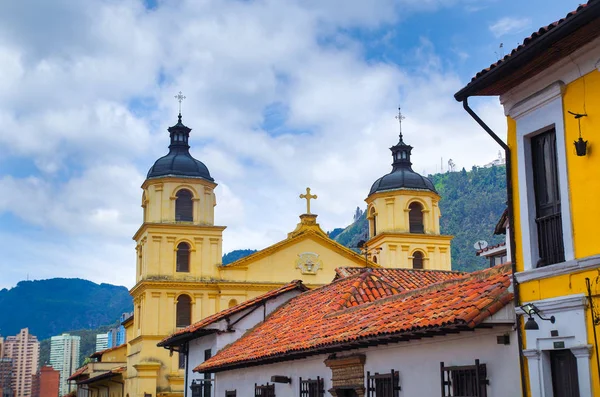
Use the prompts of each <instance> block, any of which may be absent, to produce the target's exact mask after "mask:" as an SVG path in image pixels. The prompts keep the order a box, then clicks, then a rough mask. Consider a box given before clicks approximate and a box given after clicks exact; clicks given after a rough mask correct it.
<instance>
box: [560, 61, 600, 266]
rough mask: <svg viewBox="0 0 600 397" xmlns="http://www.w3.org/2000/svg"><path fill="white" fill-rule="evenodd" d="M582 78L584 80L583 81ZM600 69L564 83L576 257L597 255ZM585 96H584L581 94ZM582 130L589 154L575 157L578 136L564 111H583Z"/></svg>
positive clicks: (571, 118) (575, 124)
mask: <svg viewBox="0 0 600 397" xmlns="http://www.w3.org/2000/svg"><path fill="white" fill-rule="evenodd" d="M584 81H585V83H584ZM599 93H600V72H598V70H596V69H595V70H594V71H593V72H591V73H588V74H587V75H585V76H583V77H581V78H579V79H577V80H575V81H573V82H572V83H570V84H568V85H567V86H566V89H565V92H564V97H563V104H564V111H565V133H566V139H565V141H566V144H567V148H566V149H567V166H568V176H569V190H570V192H571V219H572V222H573V240H574V241H573V243H574V246H575V257H576V258H583V257H586V256H590V255H598V254H600V244H598V225H600V209H599V207H598V203H599V202H600V135H599V134H598V132H599V131H600V95H598V94H599ZM584 95H585V96H584ZM584 100H585V110H586V111H587V113H588V117H583V118H581V119H580V120H581V132H582V137H583V139H584V140H587V141H588V154H587V155H586V156H583V157H578V156H577V155H576V153H575V147H574V145H573V142H574V141H576V140H577V139H579V127H578V123H577V120H575V118H574V117H573V116H572V115H570V114H568V113H567V111H569V110H570V111H572V112H575V113H584Z"/></svg>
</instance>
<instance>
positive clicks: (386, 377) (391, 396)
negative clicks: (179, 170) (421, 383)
mask: <svg viewBox="0 0 600 397" xmlns="http://www.w3.org/2000/svg"><path fill="white" fill-rule="evenodd" d="M400 389H401V388H400V373H399V372H398V371H394V370H393V369H392V370H391V371H390V372H389V373H387V374H380V373H377V372H375V373H374V374H372V375H371V373H370V372H368V371H367V397H399V396H400Z"/></svg>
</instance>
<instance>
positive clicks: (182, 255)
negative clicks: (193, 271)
mask: <svg viewBox="0 0 600 397" xmlns="http://www.w3.org/2000/svg"><path fill="white" fill-rule="evenodd" d="M175 270H176V271H177V272H189V271H190V245H189V244H188V243H186V242H181V243H179V244H177V264H176V266H175Z"/></svg>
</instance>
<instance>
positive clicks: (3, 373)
mask: <svg viewBox="0 0 600 397" xmlns="http://www.w3.org/2000/svg"><path fill="white" fill-rule="evenodd" d="M12 375H13V360H12V358H0V397H13V389H12Z"/></svg>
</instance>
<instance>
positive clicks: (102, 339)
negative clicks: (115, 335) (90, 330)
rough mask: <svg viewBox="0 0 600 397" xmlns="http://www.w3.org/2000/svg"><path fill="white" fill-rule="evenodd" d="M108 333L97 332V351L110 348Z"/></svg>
mask: <svg viewBox="0 0 600 397" xmlns="http://www.w3.org/2000/svg"><path fill="white" fill-rule="evenodd" d="M108 347H109V346H108V333H106V334H96V350H95V351H97V352H99V351H102V350H106V349H108Z"/></svg>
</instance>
